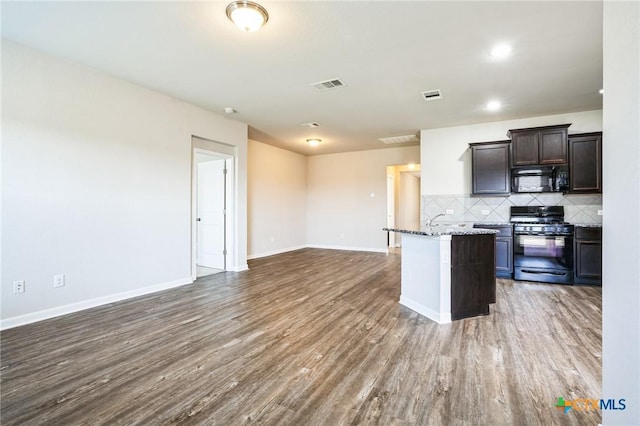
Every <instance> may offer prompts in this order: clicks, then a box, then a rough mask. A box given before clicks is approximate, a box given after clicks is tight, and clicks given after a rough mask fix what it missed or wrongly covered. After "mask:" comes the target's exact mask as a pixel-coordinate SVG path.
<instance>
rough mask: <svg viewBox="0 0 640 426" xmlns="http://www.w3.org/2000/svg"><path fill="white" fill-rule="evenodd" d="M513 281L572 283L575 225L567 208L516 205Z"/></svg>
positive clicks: (514, 216)
mask: <svg viewBox="0 0 640 426" xmlns="http://www.w3.org/2000/svg"><path fill="white" fill-rule="evenodd" d="M511 223H513V224H514V226H513V234H514V242H513V247H514V249H513V264H514V272H513V278H514V279H516V280H522V281H540V282H550V283H560V284H571V283H572V281H573V232H574V229H573V225H571V224H569V223H566V222H565V221H564V207H563V206H513V207H511Z"/></svg>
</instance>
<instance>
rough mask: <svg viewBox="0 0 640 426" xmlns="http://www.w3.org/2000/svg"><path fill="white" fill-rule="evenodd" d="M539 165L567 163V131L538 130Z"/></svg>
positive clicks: (564, 129)
mask: <svg viewBox="0 0 640 426" xmlns="http://www.w3.org/2000/svg"><path fill="white" fill-rule="evenodd" d="M539 143H540V152H539V154H540V157H539V159H540V164H566V163H567V129H566V128H563V129H544V130H540V142H539Z"/></svg>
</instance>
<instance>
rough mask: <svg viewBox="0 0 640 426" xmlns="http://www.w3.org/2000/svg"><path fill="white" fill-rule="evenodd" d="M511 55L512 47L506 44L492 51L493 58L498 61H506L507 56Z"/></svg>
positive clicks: (495, 47) (494, 47)
mask: <svg viewBox="0 0 640 426" xmlns="http://www.w3.org/2000/svg"><path fill="white" fill-rule="evenodd" d="M510 53H511V46H509V45H508V44H505V43H502V44H496V45H495V46H493V48H492V49H491V56H493V57H494V58H496V59H504V58H506V57H507V56H509V54H510Z"/></svg>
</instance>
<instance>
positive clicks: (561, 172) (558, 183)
mask: <svg viewBox="0 0 640 426" xmlns="http://www.w3.org/2000/svg"><path fill="white" fill-rule="evenodd" d="M568 190H569V170H568V168H567V166H534V167H518V168H514V169H511V192H564V191H568Z"/></svg>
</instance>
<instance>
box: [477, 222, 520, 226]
mask: <svg viewBox="0 0 640 426" xmlns="http://www.w3.org/2000/svg"><path fill="white" fill-rule="evenodd" d="M511 225H513V223H510V222H474V223H473V226H511Z"/></svg>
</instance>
